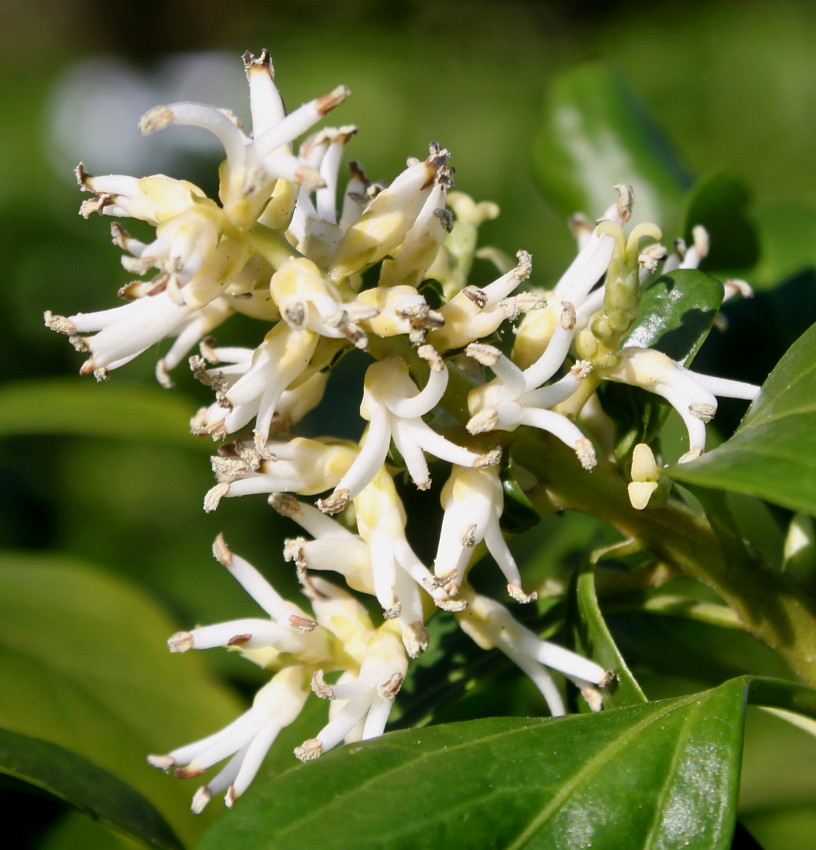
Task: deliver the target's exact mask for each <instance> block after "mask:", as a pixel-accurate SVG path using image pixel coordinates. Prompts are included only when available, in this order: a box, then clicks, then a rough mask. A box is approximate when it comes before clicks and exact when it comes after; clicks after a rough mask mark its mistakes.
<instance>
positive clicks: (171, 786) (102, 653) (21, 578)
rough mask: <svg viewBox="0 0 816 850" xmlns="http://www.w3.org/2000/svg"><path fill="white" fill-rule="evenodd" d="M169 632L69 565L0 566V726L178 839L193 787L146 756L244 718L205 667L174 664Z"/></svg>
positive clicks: (108, 582) (198, 662) (153, 616)
mask: <svg viewBox="0 0 816 850" xmlns="http://www.w3.org/2000/svg"><path fill="white" fill-rule="evenodd" d="M177 629H178V624H175V623H173V622H172V621H171V620H170V619H169V618H168V617H167V616H166V615H165V614H164V613H163V612H162V611H161V610H159V609H158V608H157V606H156V605H155V604H154V603H153V602H152V601H151V600H150V599H148V598H146V597H145V596H144V595H143V594H142V593H141V592H140V591H139V590H138V589H137V588H136V587H134V586H133V585H132V584H130V583H128V582H125V581H122V580H121V579H119V578H115V577H113V576H111V575H106V574H104V573H102V572H100V571H98V570H96V569H93V568H91V567H89V566H87V565H85V564H82V563H80V562H77V561H74V560H70V559H67V558H65V559H58V558H44V557H43V558H40V557H37V556H32V555H22V554H13V555H12V554H9V553H6V554H3V555H2V557H0V669H2V671H3V694H4V697H3V698H2V699H0V725H2V726H4V727H5V728H7V729H10V730H12V731H14V732H17V733H19V734H23V735H30V736H32V737H36V738H42V739H44V740H46V741H50V742H52V743H54V744H58V745H59V746H62V747H65V748H66V749H69V750H71V751H73V752H75V753H77V754H79V755H81V756H83V757H85V758H87V759H89V760H90V761H92V762H94V763H95V764H97V765H98V766H99V767H101V768H103V769H105V770H107V771H110V772H111V773H112V774H114V775H115V776H117V777H119V779H121V780H123V781H125V782H127V783H128V784H129V785H131V786H132V787H133V788H134V789H136V790H137V791H138V792H139V793H140V794H142V795H144V796H145V797H146V798H147V799H148V800H149V801H150V802H151V803H152V804H153V805H154V806H155V807H156V808H157V809H158V810H159V811H160V812H161V814H162V815H163V817H165V818H166V819H167V821H168V822H169V823H170V824H171V826H172V827H173V829H174V830H175V831H176V833H177V834H178V835H179V837H180V838H181V839H182V840H185V841H186V840H190V839H192V838H194V837H195V836H196V835H197V834H198V833H199V832H200V831H201V829H202V828H203V827H204V826H205V825H206V823H203V822H201V821H198V820H196V819H194V818H192V816H191V815H190V812H189V800H190V796H191V794H192V792H193V791H194V790H195V788H190V786H189V785H185V784H184V783H181V782H178V781H176V780H174V779H173V778H170V777H167V776H165V775H164V774H162V773H161V772H160V771H157V770H154V769H151V768H149V767H148V766H147V764H146V763H145V756H146V755H147V754H148V753H151V752H154V753H155V752H158V753H161V752H167V751H168V750H170V749H172V748H173V747H176V746H179V745H181V744H184V743H187V742H188V741H192V740H195V739H196V738H198V737H203V736H204V735H207V734H209V733H211V732H214V731H216V730H217V729H219V728H220V727H221V726H223V725H225V724H226V723H227V722H229V721H230V720H232V719H233V718H234V717H235V716H236V715H237V714H238V713H239V712H240V710H241V707H240V706H239V705H238V704H237V702H236V701H235V700H234V699H233V698H232V697H231V695H230V694H229V693H228V692H227V691H226V690H225V689H224V688H223V687H221V686H219V685H218V684H216V682H215V680H214V678H213V677H212V675H211V674H210V673H209V671H208V669H207V667H206V664H205V659H204V658H202V657H201V656H200V655H197V654H195V653H190V654H189V655H185V656H178V655H171V654H170V653H168V651H167V647H166V640H167V638H168V637H169V635H170V634H172V633H173V632H174V631H176V630H177Z"/></svg>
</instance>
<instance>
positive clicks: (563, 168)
mask: <svg viewBox="0 0 816 850" xmlns="http://www.w3.org/2000/svg"><path fill="white" fill-rule="evenodd" d="M533 167H534V172H535V176H536V177H537V179H538V182H539V185H540V186H541V188H542V190H543V192H544V195H545V197H546V198H547V200H548V201H550V202H552V203H554V204H555V205H557V206H558V207H559V209H560V211H561V212H562V213H563V214H564V215H570V214H571V213H573V212H576V211H577V210H581V211H583V212H585V213H587V214H588V215H590V216H597V215H600V214H601V213H602V212H603V211H604V210H605V209H606V208H607V207H608V206H609V205H610V203H612V202H613V201H614V198H615V195H614V190H613V189H612V186H613V185H614V184H615V183H625V184H627V185H631V186H633V187H634V189H635V198H636V202H635V203H636V207H635V218H636V220H637V221H657V222H659V223H660V224H661V225H662V226H667V225H668V224H669V222H671V221H672V220H674V221H676V216H677V212H678V206H679V202H680V201H681V199H682V196H683V193H684V191H685V190H686V189H687V188H688V187H689V186H690V185H691V179H690V177H689V175H688V173H687V172H686V170H685V168H684V167H683V166H682V165H681V164H680V162H679V160H678V158H677V156H676V154H675V153H674V151H673V150H672V148H671V147H670V145H669V144H668V142H667V141H666V139H665V138H664V136H663V134H662V132H661V131H660V129H659V128H658V126H657V125H656V124H655V123H654V121H653V120H652V118H651V117H650V116H649V114H648V112H647V110H646V109H645V107H644V106H643V104H642V103H641V102H640V101H639V100H638V99H637V97H636V95H635V94H634V92H633V91H632V89H631V88H630V87H629V85H628V84H627V82H626V80H625V79H624V78H623V77H622V76H621V75H620V74H617V73H615V72H614V71H611V70H610V69H609V68H607V67H606V66H604V65H600V64H588V65H583V66H581V67H578V68H575V69H572V70H570V71H567V72H566V73H564V74H562V75H561V76H560V77H558V78H557V79H556V80H555V82H554V83H553V84H552V86H551V87H550V90H549V92H548V95H547V99H546V101H545V107H544V116H543V122H542V126H541V129H540V131H539V132H538V134H537V136H536V138H535V142H534V145H533ZM678 224H679V222H678ZM675 226H676V225H675ZM671 233H672V231H669V234H670V235H671Z"/></svg>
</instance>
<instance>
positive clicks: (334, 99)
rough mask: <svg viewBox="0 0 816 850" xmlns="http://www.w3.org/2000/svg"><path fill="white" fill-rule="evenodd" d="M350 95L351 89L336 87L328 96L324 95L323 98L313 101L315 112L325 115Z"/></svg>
mask: <svg viewBox="0 0 816 850" xmlns="http://www.w3.org/2000/svg"><path fill="white" fill-rule="evenodd" d="M350 94H351V89H350V88H349V87H348V86H337V87H336V88H333V89H332V90H331V91H330V92H329V93H328V94H324V95H323V97H319V98H318V99H317V100H316V101H315V111H316V112H318V113H320V114H321V115H325V114H326V113H327V112H331V111H332V109H334V108H335V107H337V106H340V104H341V103H342V102H343V101H344V100H345V99H346V98H347V97H348V96H349V95H350Z"/></svg>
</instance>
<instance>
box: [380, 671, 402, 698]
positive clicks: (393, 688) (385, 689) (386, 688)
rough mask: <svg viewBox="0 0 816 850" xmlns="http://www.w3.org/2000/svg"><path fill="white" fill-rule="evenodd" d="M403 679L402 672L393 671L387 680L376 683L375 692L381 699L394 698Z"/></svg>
mask: <svg viewBox="0 0 816 850" xmlns="http://www.w3.org/2000/svg"><path fill="white" fill-rule="evenodd" d="M404 679H405V676H403V675H402V673H394V675H393V676H391V678H390V679H388V681H387V682H383V683H382V684H381V685H377V693H378V694H379V695H380V697H381V698H382V699H394V698H395V697H396V696H397V694H398V693H399V692H400V688H402V683H403V681H404Z"/></svg>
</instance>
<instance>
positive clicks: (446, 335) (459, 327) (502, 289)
mask: <svg viewBox="0 0 816 850" xmlns="http://www.w3.org/2000/svg"><path fill="white" fill-rule="evenodd" d="M516 257H517V259H518V265H516V267H515V268H513V269H511V270H510V271H509V272H507V273H506V274H503V275H502V276H501V277H500V278H498V279H497V280H494V281H493V283H490V284H488V285H487V286H484V287H482V288H479V287H477V286H466V287H465V288H464V289H463V290H462V291H461V292H458V293H457V294H456V295H455V296H454V297H453V298H452V299H451V300H450V301H448V303H447V304H445V305H444V307H442V308H441V309H440V310H439V315H440V316H441V318H442V320H443V321H444V326H442V327H440V328H438V329H435V330H432V331H431V333H430V334H429V336H428V341H429V342H430V343H432V344H433V346H434V347H435V348H436V349H437V350H438V351H442V352H444V351H447V350H448V349H451V348H461V347H462V346H464V345H467V344H468V343H469V342H473V341H474V340H477V339H482V337H485V336H489V335H490V334H492V333H493V331H495V330H496V329H497V328H498V327H499V325H501V323H502V322H504V321H506V320H507V319H515V318H516V317H517V316H518V315H519V313H522V312H526V311H528V310H534V309H538V308H540V307H542V306H543V305H544V304H545V303H546V302H545V301H544V299H543V298H541V297H540V296H537V295H533V294H532V293H529V292H525V293H521V294H520V295H517V296H515V297H513V298H510V297H509V296H510V295H511V293H512V292H513V291H514V290H515V289H516V288H517V287H518V286H519V284H521V283H522V282H523V281H525V280H527V278H529V277H530V272H531V271H532V267H533V266H532V258H531V256H530V255H529V254H528V253H527V252H526V251H519V252H518V254H516Z"/></svg>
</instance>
